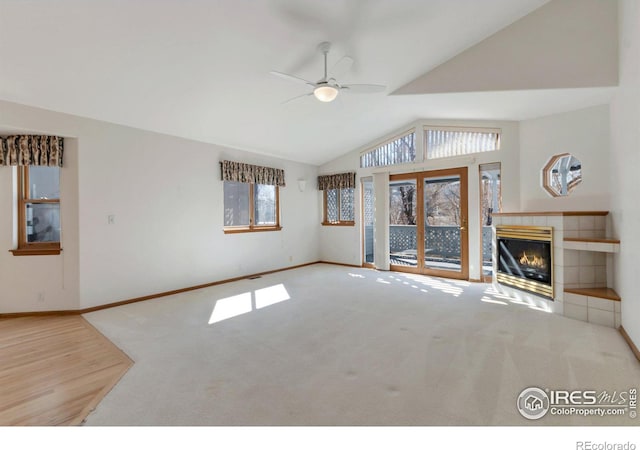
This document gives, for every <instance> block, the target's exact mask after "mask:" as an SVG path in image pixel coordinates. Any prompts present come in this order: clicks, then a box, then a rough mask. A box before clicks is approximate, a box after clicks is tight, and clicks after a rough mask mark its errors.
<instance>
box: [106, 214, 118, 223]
mask: <svg viewBox="0 0 640 450" xmlns="http://www.w3.org/2000/svg"><path fill="white" fill-rule="evenodd" d="M107 223H108V224H109V225H113V224H114V223H116V216H115V215H113V214H109V215H108V216H107Z"/></svg>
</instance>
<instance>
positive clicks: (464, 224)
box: [460, 219, 467, 231]
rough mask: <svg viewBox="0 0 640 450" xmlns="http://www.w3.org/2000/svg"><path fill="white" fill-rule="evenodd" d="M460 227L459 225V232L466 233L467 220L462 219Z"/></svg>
mask: <svg viewBox="0 0 640 450" xmlns="http://www.w3.org/2000/svg"><path fill="white" fill-rule="evenodd" d="M461 222H462V225H460V231H466V230H467V219H462V221H461Z"/></svg>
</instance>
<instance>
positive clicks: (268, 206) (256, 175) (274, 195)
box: [220, 161, 285, 233]
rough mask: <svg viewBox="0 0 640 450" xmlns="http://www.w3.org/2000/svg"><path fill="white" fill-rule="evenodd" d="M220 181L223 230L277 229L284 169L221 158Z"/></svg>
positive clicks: (278, 226) (278, 228)
mask: <svg viewBox="0 0 640 450" xmlns="http://www.w3.org/2000/svg"><path fill="white" fill-rule="evenodd" d="M220 169H221V171H222V181H223V182H224V187H223V195H224V232H225V233H245V232H251V231H277V230H280V229H281V228H282V227H281V226H280V186H284V185H285V182H284V170H282V169H274V168H271V167H262V166H255V165H253V164H245V163H240V162H234V161H221V162H220Z"/></svg>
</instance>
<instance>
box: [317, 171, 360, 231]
mask: <svg viewBox="0 0 640 450" xmlns="http://www.w3.org/2000/svg"><path fill="white" fill-rule="evenodd" d="M355 187H356V173H355V172H346V173H338V174H335V175H320V176H319V177H318V189H319V190H321V191H323V198H324V218H323V220H322V224H323V225H347V226H353V225H354V224H355V211H354V189H355Z"/></svg>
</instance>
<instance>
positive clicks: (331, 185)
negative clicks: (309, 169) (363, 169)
mask: <svg viewBox="0 0 640 450" xmlns="http://www.w3.org/2000/svg"><path fill="white" fill-rule="evenodd" d="M355 187H356V173H355V172H347V173H337V174H335V175H320V176H319V177H318V189H319V190H321V191H324V190H325V189H326V190H329V189H347V188H355Z"/></svg>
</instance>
